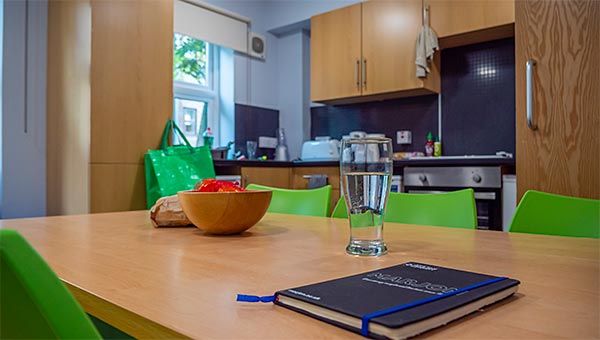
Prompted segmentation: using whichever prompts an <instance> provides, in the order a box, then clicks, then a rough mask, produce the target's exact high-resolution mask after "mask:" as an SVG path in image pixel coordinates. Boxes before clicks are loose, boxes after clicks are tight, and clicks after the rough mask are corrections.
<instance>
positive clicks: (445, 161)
mask: <svg viewBox="0 0 600 340" xmlns="http://www.w3.org/2000/svg"><path fill="white" fill-rule="evenodd" d="M339 164H340V163H339V162H337V161H324V162H319V161H300V160H296V161H288V162H282V161H271V160H268V161H255V160H252V161H250V160H243V161H238V160H215V161H214V165H215V168H217V169H221V168H228V167H234V168H235V167H269V168H294V167H329V166H339ZM406 166H507V167H511V166H512V167H514V166H515V159H514V158H478V157H470V156H466V157H460V158H455V157H450V158H447V157H439V158H438V157H422V158H419V159H407V160H396V161H394V167H400V168H403V167H406Z"/></svg>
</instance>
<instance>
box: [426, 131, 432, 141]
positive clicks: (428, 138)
mask: <svg viewBox="0 0 600 340" xmlns="http://www.w3.org/2000/svg"><path fill="white" fill-rule="evenodd" d="M427 140H433V134H432V133H431V131H429V133H428V134H427Z"/></svg>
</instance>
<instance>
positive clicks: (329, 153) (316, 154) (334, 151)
mask: <svg viewBox="0 0 600 340" xmlns="http://www.w3.org/2000/svg"><path fill="white" fill-rule="evenodd" d="M301 159H302V160H303V161H309V162H314V161H339V160H340V142H339V141H338V140H336V139H331V137H316V138H315V140H309V141H306V142H304V144H302V156H301Z"/></svg>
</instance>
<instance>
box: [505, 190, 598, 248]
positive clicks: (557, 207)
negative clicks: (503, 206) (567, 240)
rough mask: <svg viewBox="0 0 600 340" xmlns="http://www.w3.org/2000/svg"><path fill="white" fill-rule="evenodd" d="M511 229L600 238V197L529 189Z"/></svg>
mask: <svg viewBox="0 0 600 340" xmlns="http://www.w3.org/2000/svg"><path fill="white" fill-rule="evenodd" d="M510 231H511V232H519V233H531V234H546V235H559V236H575V237H591V238H600V200H593V199H585V198H577V197H569V196H561V195H555V194H549V193H545V192H540V191H534V190H529V191H527V192H526V193H525V195H523V198H522V199H521V202H520V203H519V206H518V207H517V210H516V211H515V215H514V216H513V219H512V222H511V223H510Z"/></svg>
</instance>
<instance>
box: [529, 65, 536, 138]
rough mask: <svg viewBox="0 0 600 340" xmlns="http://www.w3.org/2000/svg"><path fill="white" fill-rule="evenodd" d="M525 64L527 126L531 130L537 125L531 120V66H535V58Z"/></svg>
mask: <svg viewBox="0 0 600 340" xmlns="http://www.w3.org/2000/svg"><path fill="white" fill-rule="evenodd" d="M526 66H527V86H526V88H527V100H526V101H527V103H526V105H527V126H528V127H529V128H530V129H531V130H537V125H536V124H535V123H534V122H533V66H535V60H533V59H529V60H527V63H526Z"/></svg>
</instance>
